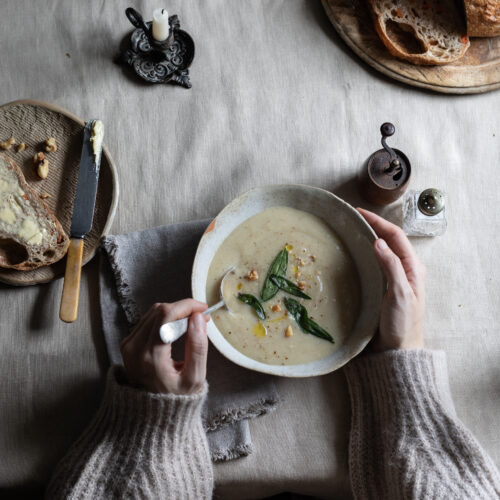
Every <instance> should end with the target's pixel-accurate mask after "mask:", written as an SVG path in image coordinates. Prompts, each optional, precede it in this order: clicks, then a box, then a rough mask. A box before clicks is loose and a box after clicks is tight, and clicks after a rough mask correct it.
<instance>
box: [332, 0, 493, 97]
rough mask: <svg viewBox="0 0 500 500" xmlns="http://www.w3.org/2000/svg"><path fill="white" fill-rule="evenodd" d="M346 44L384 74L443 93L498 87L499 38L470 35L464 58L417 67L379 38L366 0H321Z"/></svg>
mask: <svg viewBox="0 0 500 500" xmlns="http://www.w3.org/2000/svg"><path fill="white" fill-rule="evenodd" d="M322 2H323V7H324V8H325V11H326V13H327V15H328V17H329V18H330V21H331V22H332V24H333V26H334V28H335V29H336V30H337V32H338V34H339V35H340V36H341V38H342V39H343V40H344V41H345V42H346V43H347V45H348V46H349V47H350V48H351V49H352V50H353V51H354V52H355V53H356V54H357V55H358V56H359V57H361V59H363V60H364V61H365V62H367V63H368V64H369V65H370V66H372V67H373V68H375V69H376V70H378V71H380V72H381V73H383V74H384V75H387V76H389V77H391V78H394V79H396V80H399V81H401V82H404V83H408V84H409V85H413V86H415V87H423V88H427V89H431V90H435V91H437V92H444V93H446V94H478V93H481V92H488V91H490V90H495V89H497V88H500V37H491V38H472V39H471V46H470V48H469V50H468V51H467V53H466V54H465V56H464V57H462V58H461V59H460V60H459V61H457V62H455V63H453V64H447V65H445V66H416V65H413V64H410V63H408V62H405V61H401V60H399V59H396V58H395V57H394V56H392V55H391V54H390V53H389V52H388V51H387V49H386V48H385V46H384V44H383V43H382V42H381V41H380V39H379V37H378V35H377V32H376V31H375V28H374V26H373V22H372V19H371V16H370V12H369V9H368V6H367V5H366V3H365V0H322Z"/></svg>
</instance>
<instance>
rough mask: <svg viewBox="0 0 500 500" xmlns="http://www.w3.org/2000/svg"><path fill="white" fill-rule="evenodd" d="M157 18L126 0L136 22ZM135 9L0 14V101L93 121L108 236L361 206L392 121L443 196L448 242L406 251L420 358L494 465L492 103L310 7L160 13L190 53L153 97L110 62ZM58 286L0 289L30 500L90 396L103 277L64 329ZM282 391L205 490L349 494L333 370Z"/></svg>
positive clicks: (5, 402)
mask: <svg viewBox="0 0 500 500" xmlns="http://www.w3.org/2000/svg"><path fill="white" fill-rule="evenodd" d="M161 5H162V4H161V2H157V1H149V0H148V1H146V0H138V1H135V2H133V6H134V7H135V8H136V9H138V10H139V11H141V12H142V13H143V14H144V16H145V17H146V18H151V13H152V11H153V9H154V8H156V7H158V6H161ZM127 6H129V4H128V3H122V2H112V1H103V0H89V1H87V2H77V1H67V0H65V1H63V0H52V1H49V0H46V1H43V2H36V7H35V5H34V3H33V2H31V1H29V0H3V1H2V2H1V3H0V20H1V27H2V29H1V31H0V40H1V42H2V43H1V47H2V56H1V58H0V101H1V102H8V101H12V100H15V99H20V98H35V99H42V100H45V101H49V102H53V103H56V104H58V105H60V106H62V107H65V108H67V109H69V110H70V111H72V112H73V113H75V114H77V115H79V116H81V117H82V118H90V117H99V118H101V119H102V120H103V121H104V123H105V124H106V139H105V143H106V145H107V146H108V148H109V150H110V152H111V154H112V156H113V157H114V159H115V162H116V165H117V167H118V172H119V176H120V188H121V195H120V202H119V207H118V212H117V215H116V218H115V221H114V224H113V226H112V232H113V233H115V234H117V233H125V232H130V231H135V230H140V229H144V228H146V227H153V226H158V225H164V224H168V223H171V222H182V221H187V220H194V219H201V218H205V217H212V216H214V215H216V214H217V212H218V211H219V210H220V209H221V208H223V206H224V205H225V204H226V203H228V202H229V201H230V200H231V199H233V198H234V197H235V196H237V195H238V194H240V193H241V192H243V191H245V190H247V189H249V188H252V187H254V186H256V185H262V184H273V183H285V182H287V183H289V182H298V183H307V184H312V185H315V186H320V187H323V188H327V189H331V190H333V191H334V192H336V193H337V194H340V195H341V196H343V197H345V199H346V200H348V201H350V202H352V203H355V204H358V203H361V201H360V200H359V197H358V195H357V191H356V189H355V184H354V181H353V178H354V176H355V175H356V173H357V171H358V169H359V168H360V166H361V164H362V163H363V161H364V160H365V159H366V157H367V156H368V155H369V154H371V153H372V152H373V151H374V150H376V149H379V148H380V142H379V137H380V136H379V127H380V124H381V123H382V122H384V121H392V122H393V123H394V124H395V125H396V134H395V136H394V137H393V138H391V139H390V141H389V142H390V144H392V145H394V146H396V147H398V148H399V149H401V150H403V151H404V152H405V153H406V155H407V156H408V157H409V158H410V160H411V162H412V167H413V178H412V181H411V185H412V187H413V188H416V189H418V188H426V187H439V188H442V189H445V190H446V191H447V193H448V200H449V206H448V209H447V217H448V231H447V233H446V234H445V235H444V236H442V237H439V238H434V239H420V240H415V246H416V250H417V252H418V254H419V256H420V257H421V259H422V260H423V261H424V263H425V264H426V266H427V269H428V287H427V290H428V294H427V296H428V307H427V315H426V331H425V335H426V339H427V346H428V347H431V348H439V349H443V350H444V351H446V353H447V355H448V364H449V369H450V381H451V390H452V393H453V396H454V401H455V406H456V409H457V413H458V415H459V417H460V418H461V419H462V420H463V421H464V422H465V423H466V425H468V426H469V427H470V429H471V430H472V432H473V433H474V434H475V435H476V436H477V438H478V439H479V441H480V442H481V444H482V445H483V446H484V447H485V448H486V450H487V451H488V452H489V453H490V454H491V456H492V457H493V460H494V461H495V463H496V464H497V465H500V435H499V433H498V423H499V422H498V420H499V416H498V415H500V397H499V394H500V386H499V382H498V381H499V380H500V363H499V362H498V360H499V358H500V335H499V326H500V292H499V286H498V282H499V278H500V266H499V265H498V261H499V251H498V248H499V246H500V236H499V235H500V216H499V211H498V209H497V207H498V201H499V194H498V188H497V184H498V183H497V175H498V168H499V167H498V161H499V158H500V124H499V122H498V109H499V104H500V93H498V92H497V93H490V94H485V95H476V96H462V97H457V96H445V95H438V94H434V93H430V92H424V91H421V90H417V89H414V88H410V87H407V86H404V85H401V84H399V83H396V82H393V81H390V80H388V79H386V78H385V77H382V76H380V75H379V74H377V73H375V72H374V71H372V70H371V69H370V68H368V67H367V66H366V65H364V64H363V63H362V62H360V60H359V59H358V58H357V57H356V56H354V55H353V54H351V52H350V51H349V49H348V48H346V46H345V45H344V44H343V42H342V41H340V40H339V38H338V37H337V35H336V34H335V32H334V30H333V28H332V27H331V25H330V24H329V22H328V20H327V18H326V16H325V14H324V12H323V10H322V7H321V4H320V2H319V0H317V1H316V0H239V1H238V2H236V1H223V0H211V1H210V2H197V1H195V0H182V1H181V0H170V1H169V2H168V4H167V3H165V7H167V8H168V10H169V12H170V13H172V14H174V13H176V14H178V15H179V18H180V22H181V27H182V28H183V29H185V30H187V31H188V32H189V33H191V35H192V36H193V38H194V40H195V43H196V56H195V59H194V62H193V65H192V67H191V81H192V83H193V87H192V89H191V90H186V89H184V88H180V87H174V86H170V85H163V86H162V85H158V86H149V85H146V84H143V83H141V82H139V81H137V80H135V79H134V78H133V77H131V76H130V74H129V72H126V71H124V70H123V69H122V68H121V67H120V66H117V65H115V64H114V63H113V62H112V61H113V58H114V56H115V55H116V51H117V48H118V46H119V44H120V42H121V40H122V38H123V37H124V36H125V34H126V33H128V32H129V30H130V28H131V26H130V24H129V23H128V21H127V19H126V17H125V15H124V13H123V10H124V9H125V7H127ZM363 205H364V206H366V207H368V205H367V204H363ZM398 210H399V207H398V205H397V204H396V206H395V207H389V208H388V209H386V210H384V211H382V213H386V214H388V215H389V216H390V217H391V218H394V219H397V218H398ZM61 288H62V282H61V281H60V280H59V281H55V282H53V283H50V284H48V285H43V286H37V287H30V288H24V289H14V288H11V287H8V286H0V377H1V380H2V391H0V422H1V424H2V425H1V426H0V453H1V460H0V488H10V489H13V488H16V487H18V486H23V487H27V488H32V490H33V491H38V490H39V489H40V488H41V487H42V486H43V483H44V481H45V480H46V479H47V478H48V476H49V474H50V471H51V469H52V468H53V466H54V464H55V462H56V461H57V460H58V459H59V458H60V457H61V456H62V455H63V454H64V451H65V450H66V448H67V447H68V446H69V444H70V443H71V442H72V440H74V439H75V438H76V436H77V435H78V434H79V432H81V430H82V428H83V427H84V426H85V424H86V423H87V422H88V421H89V419H90V417H91V415H92V414H93V412H94V411H95V409H96V407H97V405H98V402H99V399H100V396H101V394H102V382H103V376H104V372H105V369H106V363H107V360H106V359H105V355H104V348H103V341H102V336H101V325H100V316H99V306H98V301H97V297H96V293H97V289H98V287H97V268H96V263H95V262H92V263H91V264H90V265H88V266H87V267H86V268H85V271H84V273H83V281H82V291H81V300H80V315H79V319H78V321H77V322H75V323H74V324H72V325H66V324H63V323H61V322H60V321H59V320H58V317H57V313H58V304H59V298H60V293H61ZM277 385H278V390H279V393H280V395H282V397H283V402H282V403H281V405H280V407H279V409H278V410H277V411H276V412H275V413H273V414H270V415H267V416H265V417H262V419H260V421H258V422H257V421H256V422H255V423H252V424H251V432H252V438H253V443H254V447H255V451H254V453H253V454H252V455H251V456H250V457H247V458H244V459H241V460H236V461H234V462H232V463H227V464H221V465H217V466H216V468H215V474H216V481H217V495H218V496H219V498H232V499H238V498H242V497H247V498H248V497H250V498H257V497H260V496H263V495H266V494H267V495H270V494H273V493H276V492H279V491H282V490H289V491H298V492H302V493H309V494H317V495H320V496H323V497H333V496H335V498H343V497H348V496H349V484H348V475H347V443H348V429H349V411H350V410H349V399H348V394H347V389H346V384H345V380H344V378H343V375H342V373H341V372H338V373H333V374H331V375H328V376H325V377H320V378H314V379H304V380H292V379H278V380H277Z"/></svg>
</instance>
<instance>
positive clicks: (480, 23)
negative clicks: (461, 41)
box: [465, 0, 500, 36]
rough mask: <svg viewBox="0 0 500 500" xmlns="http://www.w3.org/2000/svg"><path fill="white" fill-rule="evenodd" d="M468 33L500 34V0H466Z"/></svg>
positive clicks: (481, 34) (478, 34)
mask: <svg viewBox="0 0 500 500" xmlns="http://www.w3.org/2000/svg"><path fill="white" fill-rule="evenodd" d="M465 14H466V17H467V34H468V35H469V36H500V0H465Z"/></svg>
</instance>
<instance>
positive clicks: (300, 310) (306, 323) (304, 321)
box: [285, 297, 335, 344]
mask: <svg viewBox="0 0 500 500" xmlns="http://www.w3.org/2000/svg"><path fill="white" fill-rule="evenodd" d="M285 307H286V308H287V310H288V312H289V313H290V314H291V315H292V316H293V318H294V319H295V321H296V322H297V324H298V325H299V326H300V329H301V330H302V331H303V332H304V333H310V334H311V335H314V336H316V337H319V338H320V339H325V340H328V342H331V343H332V344H334V343H335V341H334V340H333V337H332V336H331V335H330V334H329V333H328V332H327V331H326V330H325V329H323V328H321V326H319V325H318V323H316V321H313V320H312V319H311V318H310V317H309V314H307V309H306V308H305V307H304V306H303V305H302V304H299V303H298V302H297V301H296V300H294V299H289V298H288V297H286V298H285Z"/></svg>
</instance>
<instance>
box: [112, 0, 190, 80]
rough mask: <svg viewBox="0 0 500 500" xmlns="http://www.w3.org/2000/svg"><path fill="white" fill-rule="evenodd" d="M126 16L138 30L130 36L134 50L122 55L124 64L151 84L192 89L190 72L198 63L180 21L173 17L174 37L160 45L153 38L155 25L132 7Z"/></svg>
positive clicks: (171, 35)
mask: <svg viewBox="0 0 500 500" xmlns="http://www.w3.org/2000/svg"><path fill="white" fill-rule="evenodd" d="M125 15H126V16H127V18H128V20H129V21H130V22H131V23H132V25H133V26H135V28H136V29H135V30H134V31H133V32H132V34H131V35H130V48H129V49H127V50H125V51H124V52H122V54H121V55H120V61H121V62H123V63H126V64H129V65H130V66H132V68H133V69H134V71H135V73H136V74H137V75H138V76H139V77H140V78H142V79H143V80H145V81H147V82H149V83H177V84H179V85H182V86H183V87H185V88H187V89H190V88H191V81H190V80H189V70H188V68H189V66H190V65H191V63H192V62H193V59H194V42H193V39H192V38H191V36H190V35H189V34H188V33H186V32H185V31H183V30H181V29H180V22H179V18H178V17H177V16H170V17H169V19H168V21H169V24H170V34H169V36H168V38H167V39H166V40H165V41H163V42H159V41H158V40H155V39H154V38H153V35H152V32H151V26H152V22H144V20H143V18H142V16H141V14H139V12H137V11H136V10H135V9H133V8H132V7H129V8H128V9H126V10H125Z"/></svg>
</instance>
